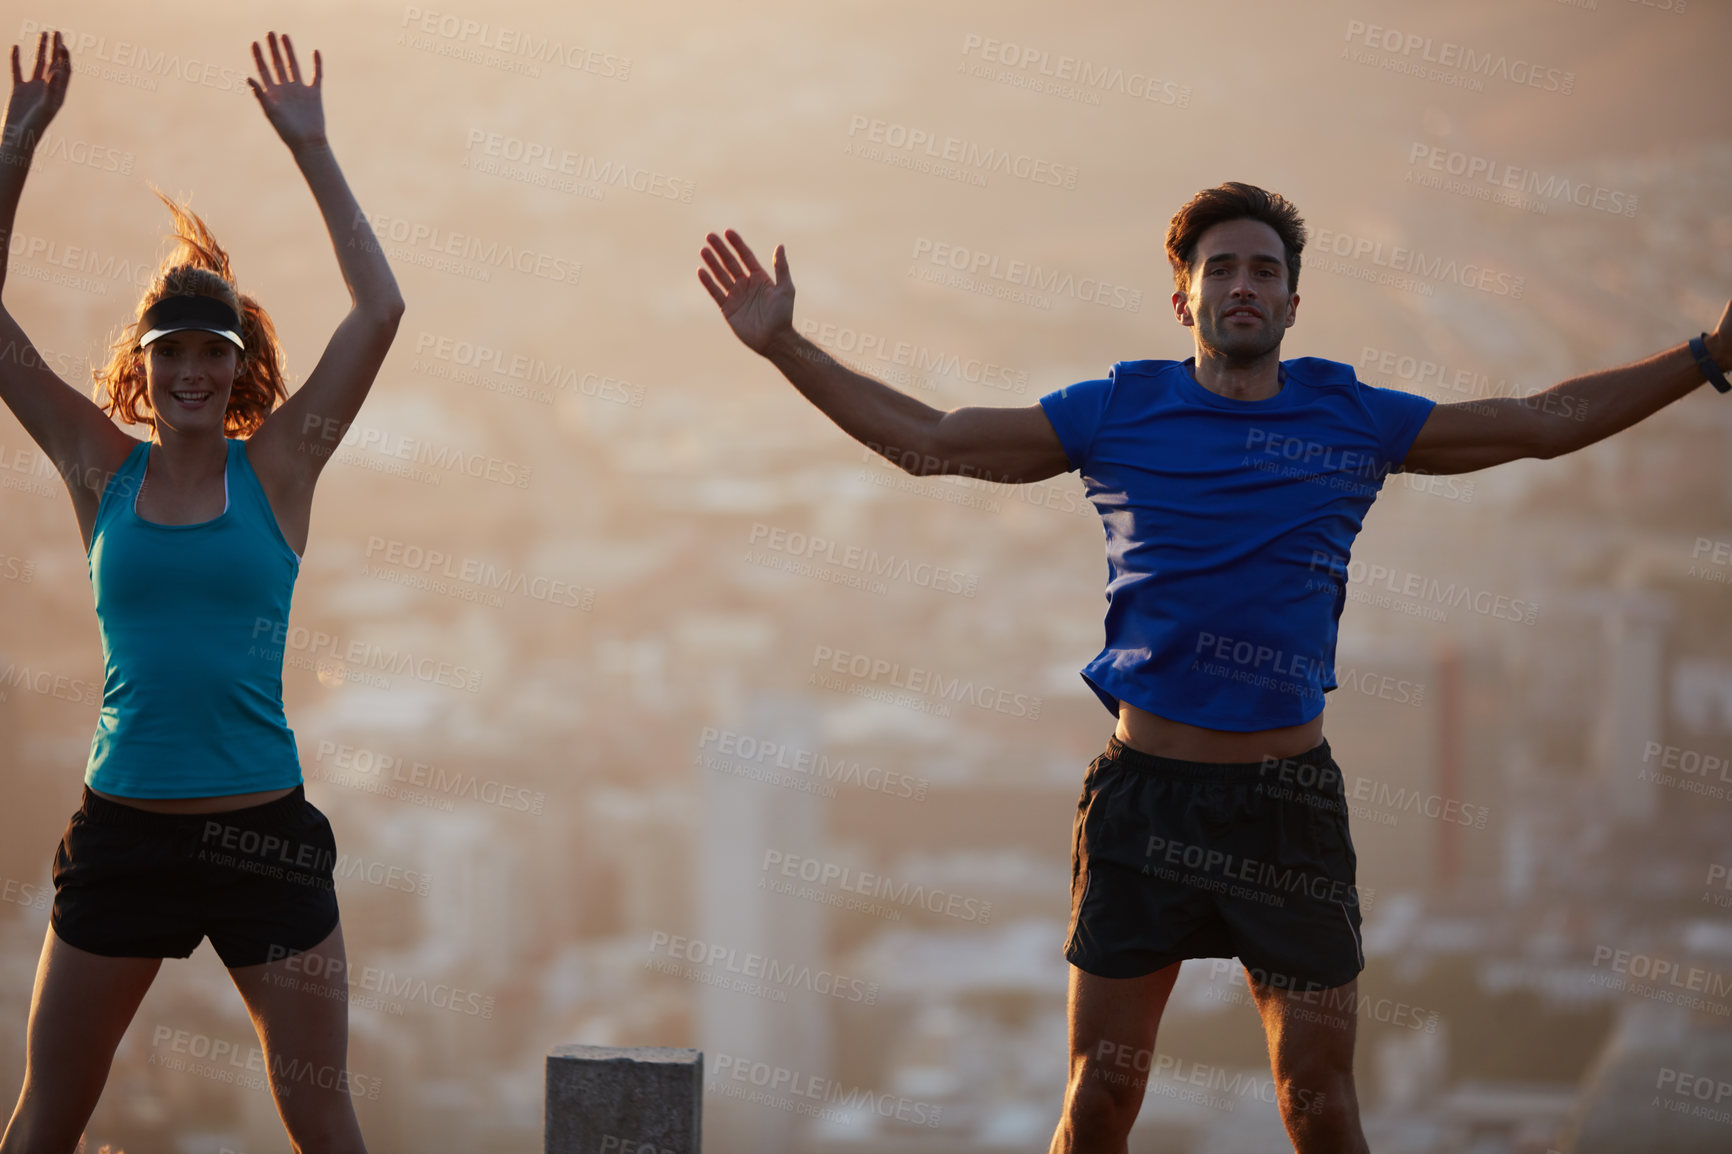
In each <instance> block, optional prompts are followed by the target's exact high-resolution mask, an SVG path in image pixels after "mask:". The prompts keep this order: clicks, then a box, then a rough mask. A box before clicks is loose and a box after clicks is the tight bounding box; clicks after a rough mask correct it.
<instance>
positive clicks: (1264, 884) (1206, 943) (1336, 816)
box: [1065, 737, 1365, 990]
mask: <svg viewBox="0 0 1732 1154" xmlns="http://www.w3.org/2000/svg"><path fill="white" fill-rule="evenodd" d="M1356 865H1357V858H1356V857H1355V855H1354V852H1353V840H1352V838H1350V837H1349V836H1348V833H1347V800H1346V795H1345V793H1344V791H1343V789H1342V783H1341V770H1340V768H1339V767H1338V766H1337V765H1336V764H1335V760H1334V758H1332V757H1331V756H1330V753H1329V743H1328V742H1327V741H1325V742H1323V743H1321V744H1320V745H1318V746H1317V747H1316V748H1315V749H1311V750H1308V751H1306V752H1305V753H1302V754H1299V755H1298V756H1296V757H1286V758H1267V759H1265V760H1264V761H1261V762H1232V763H1220V764H1216V763H1211V762H1196V761H1180V760H1177V759H1174V758H1167V757H1156V756H1154V755H1152V754H1147V753H1143V752H1141V751H1139V750H1135V749H1131V748H1130V747H1129V746H1126V745H1124V744H1123V743H1122V742H1120V741H1119V740H1118V738H1116V737H1114V738H1111V739H1109V740H1108V742H1107V748H1106V752H1105V753H1103V754H1101V756H1099V757H1097V758H1096V759H1095V761H1094V764H1092V765H1091V766H1089V771H1088V776H1087V778H1085V779H1084V781H1083V791H1082V796H1081V798H1079V799H1078V801H1077V813H1076V822H1075V826H1074V831H1073V838H1072V851H1071V925H1070V935H1069V940H1068V941H1067V942H1066V945H1065V957H1066V958H1067V959H1069V961H1070V962H1071V964H1072V965H1074V966H1076V967H1077V968H1078V969H1081V970H1083V971H1084V972H1086V973H1090V974H1095V975H1097V976H1100V977H1105V978H1132V977H1139V976H1141V975H1143V974H1149V973H1153V972H1154V971H1155V970H1159V969H1162V968H1164V967H1166V966H1169V965H1171V964H1172V963H1174V962H1176V961H1180V960H1181V959H1184V958H1229V957H1237V958H1238V959H1239V960H1240V961H1241V962H1243V963H1244V964H1245V966H1246V967H1247V969H1249V970H1250V971H1251V975H1252V977H1253V978H1254V979H1256V980H1257V981H1258V982H1259V983H1261V984H1268V985H1273V986H1278V987H1286V988H1290V989H1298V990H1321V989H1333V988H1334V987H1336V986H1342V985H1346V984H1347V983H1348V982H1350V981H1352V980H1353V979H1354V978H1355V977H1356V976H1358V974H1359V971H1360V970H1362V969H1364V968H1365V954H1364V951H1363V948H1362V945H1361V942H1360V937H1359V927H1360V914H1359V891H1358V888H1357V886H1355V884H1354V870H1355V867H1356Z"/></svg>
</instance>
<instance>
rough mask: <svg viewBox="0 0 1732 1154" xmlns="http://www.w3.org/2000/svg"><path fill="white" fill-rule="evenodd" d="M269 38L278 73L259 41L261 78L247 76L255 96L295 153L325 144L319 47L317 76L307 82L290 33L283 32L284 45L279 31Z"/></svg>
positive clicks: (257, 57)
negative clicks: (267, 59)
mask: <svg viewBox="0 0 1732 1154" xmlns="http://www.w3.org/2000/svg"><path fill="white" fill-rule="evenodd" d="M268 39H269V41H270V45H271V65H274V66H275V75H272V68H271V67H269V66H267V65H266V64H265V54H264V52H263V51H262V50H261V49H260V48H259V42H258V41H257V40H255V41H253V62H254V63H255V64H257V65H258V66H259V79H257V80H255V79H253V78H252V77H251V76H249V77H247V83H248V84H249V85H251V86H252V90H253V95H254V96H256V97H258V98H259V106H260V107H261V108H263V109H264V110H265V117H266V119H268V120H269V121H270V122H271V127H272V128H274V129H276V130H277V135H278V136H280V137H282V138H283V143H284V144H286V145H288V146H289V151H291V152H293V151H294V150H296V149H298V148H301V147H303V146H306V145H312V144H323V143H325V108H324V104H323V103H322V101H321V99H320V95H319V94H320V87H319V81H320V80H321V79H322V77H323V65H322V62H321V61H320V59H319V51H318V49H316V48H315V49H314V50H313V79H312V81H311V82H310V83H306V82H303V81H302V80H301V65H300V61H298V60H296V59H295V46H294V44H293V43H292V42H291V41H290V40H289V36H288V33H286V32H285V33H284V34H283V38H282V41H281V44H280V46H279V43H278V40H277V34H276V33H275V32H272V33H271V34H270V36H269V37H268ZM285 55H286V56H287V57H288V63H287V65H285V64H284V63H283V57H284V56H285Z"/></svg>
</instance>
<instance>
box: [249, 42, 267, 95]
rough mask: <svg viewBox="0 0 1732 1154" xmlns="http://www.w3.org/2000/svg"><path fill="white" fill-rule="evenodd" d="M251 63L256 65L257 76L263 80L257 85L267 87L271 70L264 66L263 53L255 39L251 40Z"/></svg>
mask: <svg viewBox="0 0 1732 1154" xmlns="http://www.w3.org/2000/svg"><path fill="white" fill-rule="evenodd" d="M253 63H254V64H256V65H258V68H259V77H260V79H261V80H262V81H263V82H264V83H263V84H261V85H259V87H260V88H265V87H269V85H270V83H271V70H270V69H269V68H266V67H265V54H264V52H263V51H261V50H260V48H259V42H258V41H257V40H255V41H253Z"/></svg>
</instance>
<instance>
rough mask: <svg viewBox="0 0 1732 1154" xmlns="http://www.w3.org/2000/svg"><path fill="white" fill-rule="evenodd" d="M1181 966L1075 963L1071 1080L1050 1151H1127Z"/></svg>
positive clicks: (1070, 1001) (1071, 1153)
mask: <svg viewBox="0 0 1732 1154" xmlns="http://www.w3.org/2000/svg"><path fill="white" fill-rule="evenodd" d="M1178 976H1179V963H1178V962H1174V963H1173V964H1172V965H1170V966H1167V967H1166V968H1165V969H1160V970H1156V971H1155V972H1154V973H1152V974H1145V975H1143V976H1142V977H1140V978H1101V977H1096V976H1095V975H1094V974H1087V973H1084V972H1083V971H1082V970H1079V969H1077V968H1076V967H1075V966H1072V967H1071V968H1070V996H1069V999H1068V1001H1067V1006H1066V1009H1067V1011H1068V1017H1069V1019H1070V1081H1069V1083H1068V1084H1067V1085H1066V1086H1065V1092H1064V1117H1063V1118H1062V1119H1060V1121H1059V1124H1058V1130H1057V1132H1056V1133H1054V1134H1053V1136H1052V1147H1051V1152H1050V1154H1125V1150H1126V1147H1125V1141H1126V1138H1127V1136H1128V1135H1129V1134H1130V1132H1131V1124H1132V1123H1134V1122H1135V1121H1136V1120H1137V1111H1138V1110H1139V1109H1140V1108H1141V1107H1142V1104H1143V1088H1144V1087H1145V1086H1146V1085H1147V1084H1148V1078H1149V1070H1150V1068H1151V1067H1152V1066H1153V1065H1154V1055H1155V1033H1156V1031H1157V1030H1159V1029H1160V1025H1161V1012H1162V1011H1163V1010H1165V1009H1166V1008H1167V995H1169V994H1171V993H1172V992H1173V982H1174V981H1175V980H1176V979H1177V978H1178Z"/></svg>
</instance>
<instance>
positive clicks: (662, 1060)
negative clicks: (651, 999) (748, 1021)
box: [545, 1046, 704, 1154]
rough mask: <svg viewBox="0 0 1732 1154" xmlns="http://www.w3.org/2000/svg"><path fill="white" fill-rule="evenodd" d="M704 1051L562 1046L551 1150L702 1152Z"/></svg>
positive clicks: (550, 1078) (581, 1153) (554, 1070)
mask: <svg viewBox="0 0 1732 1154" xmlns="http://www.w3.org/2000/svg"><path fill="white" fill-rule="evenodd" d="M703 1090H704V1056H703V1054H702V1053H701V1052H700V1051H697V1050H684V1049H675V1048H671V1047H665V1046H635V1047H619V1046H555V1047H554V1048H553V1050H552V1051H551V1052H550V1053H549V1054H548V1055H547V1114H546V1120H547V1121H546V1125H547V1130H546V1147H545V1149H546V1154H698V1141H699V1137H700V1131H701V1128H700V1125H699V1123H700V1121H701V1119H702V1115H703Z"/></svg>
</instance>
